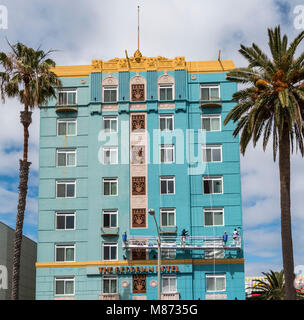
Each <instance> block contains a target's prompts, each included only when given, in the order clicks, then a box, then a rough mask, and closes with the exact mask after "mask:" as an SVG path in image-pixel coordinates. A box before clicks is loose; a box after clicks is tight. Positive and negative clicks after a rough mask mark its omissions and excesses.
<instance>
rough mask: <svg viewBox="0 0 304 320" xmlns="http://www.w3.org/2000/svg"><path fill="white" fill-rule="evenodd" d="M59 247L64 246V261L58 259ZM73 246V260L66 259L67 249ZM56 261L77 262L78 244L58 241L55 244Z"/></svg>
mask: <svg viewBox="0 0 304 320" xmlns="http://www.w3.org/2000/svg"><path fill="white" fill-rule="evenodd" d="M58 248H64V260H63V261H57V249H58ZM71 248H73V250H74V259H73V260H66V249H71ZM54 260H55V262H75V261H76V246H75V244H60V243H56V244H55V259H54Z"/></svg>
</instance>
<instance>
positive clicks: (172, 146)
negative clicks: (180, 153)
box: [159, 144, 175, 163]
mask: <svg viewBox="0 0 304 320" xmlns="http://www.w3.org/2000/svg"><path fill="white" fill-rule="evenodd" d="M169 149H172V157H173V159H172V161H164V162H162V161H161V153H162V150H164V160H165V159H166V157H165V155H166V151H167V150H169ZM159 162H160V163H174V162H175V152H174V144H161V145H160V147H159Z"/></svg>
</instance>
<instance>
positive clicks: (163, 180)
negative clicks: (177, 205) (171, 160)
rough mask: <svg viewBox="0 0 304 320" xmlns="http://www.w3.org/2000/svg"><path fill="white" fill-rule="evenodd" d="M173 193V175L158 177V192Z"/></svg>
mask: <svg viewBox="0 0 304 320" xmlns="http://www.w3.org/2000/svg"><path fill="white" fill-rule="evenodd" d="M174 193H175V177H160V194H174Z"/></svg>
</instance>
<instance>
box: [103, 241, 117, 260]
mask: <svg viewBox="0 0 304 320" xmlns="http://www.w3.org/2000/svg"><path fill="white" fill-rule="evenodd" d="M105 247H110V248H112V247H115V248H116V258H115V259H105ZM109 252H110V255H111V250H110V251H109ZM110 258H112V257H110ZM102 260H103V261H118V243H117V242H103V243H102Z"/></svg>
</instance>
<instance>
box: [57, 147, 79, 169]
mask: <svg viewBox="0 0 304 320" xmlns="http://www.w3.org/2000/svg"><path fill="white" fill-rule="evenodd" d="M57 166H58V167H74V166H76V149H58V150H57Z"/></svg>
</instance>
